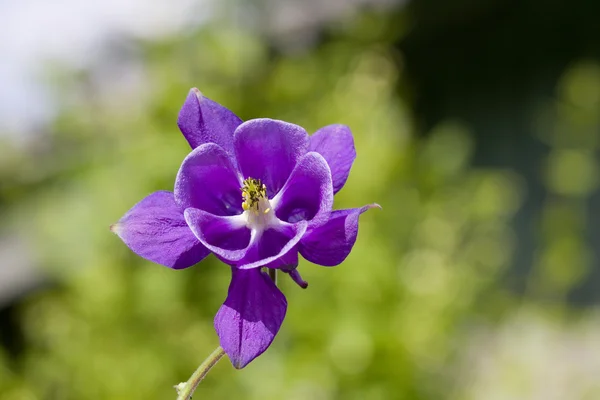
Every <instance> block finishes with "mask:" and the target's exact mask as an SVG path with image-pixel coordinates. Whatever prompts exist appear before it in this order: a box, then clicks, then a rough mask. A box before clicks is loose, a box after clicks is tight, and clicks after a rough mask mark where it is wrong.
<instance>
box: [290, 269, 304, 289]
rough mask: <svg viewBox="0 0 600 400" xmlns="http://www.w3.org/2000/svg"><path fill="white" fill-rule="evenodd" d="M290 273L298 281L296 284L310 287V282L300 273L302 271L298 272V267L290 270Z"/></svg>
mask: <svg viewBox="0 0 600 400" xmlns="http://www.w3.org/2000/svg"><path fill="white" fill-rule="evenodd" d="M288 274H289V275H290V278H292V280H293V281H294V282H296V284H297V285H298V286H300V287H301V288H302V289H306V288H307V287H308V282H306V281H305V280H304V279H302V276H301V275H300V272H298V269H296V268H294V269H292V270H291V271H289V272H288Z"/></svg>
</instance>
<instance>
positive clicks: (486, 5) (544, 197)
mask: <svg viewBox="0 0 600 400" xmlns="http://www.w3.org/2000/svg"><path fill="white" fill-rule="evenodd" d="M9 3H12V4H17V2H14V1H13V2H11V1H8V2H6V3H5V4H9ZM38 3H39V2H38ZM38 3H36V1H30V2H29V3H26V5H25V6H22V7H26V8H25V11H30V12H31V15H34V16H35V15H38V14H39V13H40V12H43V11H44V10H43V9H42V10H41V11H40V9H37V11H36V4H38ZM67 3H68V2H67ZM67 3H65V4H59V3H57V4H55V5H53V6H50V8H52V9H54V11H56V12H57V13H58V14H60V15H62V16H63V17H64V18H65V20H66V21H71V20H72V19H77V16H76V15H77V14H76V11H77V10H76V9H75V8H69V7H67V6H66V4H67ZM179 3H180V2H179ZM179 3H173V4H174V5H173V6H172V7H176V6H177V5H178V4H179ZM187 3H190V2H187ZM187 3H186V7H190V8H189V10H191V11H190V13H197V16H198V18H197V19H193V18H192V20H189V21H187V22H186V23H184V24H183V23H182V24H180V25H179V26H178V27H177V28H176V29H167V30H164V31H161V32H160V34H155V35H139V34H135V33H131V32H129V31H128V30H126V29H118V28H116V27H109V28H110V29H109V33H110V34H109V35H108V36H107V38H105V40H104V41H103V42H102V43H96V42H94V44H93V46H92V47H90V48H91V50H88V52H87V53H82V54H80V55H79V56H77V57H79V59H80V60H85V61H87V62H83V63H78V62H67V61H64V59H61V58H59V57H54V58H53V57H47V59H45V60H44V63H43V64H41V65H42V67H41V68H40V69H39V73H38V74H37V76H36V78H37V79H36V82H38V84H40V85H43V87H44V90H45V92H44V93H46V94H45V95H44V96H45V97H44V98H45V99H46V100H45V104H47V105H48V104H49V105H51V107H50V108H49V110H51V112H50V111H48V112H43V113H39V112H38V111H39V110H37V109H38V108H39V107H41V105H39V104H38V103H36V101H37V100H39V99H38V95H37V94H36V93H37V92H36V91H35V90H33V91H25V92H21V93H20V95H21V97H23V96H24V98H25V99H26V101H24V104H26V107H25V108H24V112H23V113H21V114H18V115H17V117H16V118H17V122H18V123H16V124H13V125H10V126H7V127H4V128H2V131H0V399H2V400H21V399H22V400H30V399H31V400H34V399H67V400H70V399H77V400H86V399H174V398H175V391H174V389H173V385H175V384H177V383H178V382H180V381H184V380H186V379H187V378H188V377H189V375H190V374H191V373H192V371H193V370H194V369H195V368H196V367H197V365H198V364H199V363H200V362H201V361H202V360H203V359H204V358H205V357H206V356H207V355H208V354H210V352H211V351H212V350H213V349H214V348H215V347H216V346H217V345H218V340H217V336H216V334H215V332H214V329H213V317H214V314H215V313H216V311H217V309H218V307H219V306H220V304H221V303H222V301H223V300H224V298H225V295H226V291H227V286H228V283H229V279H230V273H229V271H228V268H227V267H226V266H224V265H223V264H221V263H219V262H218V261H217V260H216V259H215V258H213V257H209V258H208V259H207V260H205V261H203V262H202V263H200V264H199V265H197V266H195V267H193V268H190V269H187V270H183V271H172V270H169V269H167V268H164V267H161V266H158V265H155V264H152V263H150V262H148V261H146V260H144V259H141V258H139V257H137V256H135V255H134V254H132V253H131V252H130V251H129V250H128V249H127V248H126V247H125V246H124V245H123V243H122V242H121V241H120V240H119V239H118V238H117V237H116V236H115V235H113V234H111V232H110V231H109V230H108V227H109V225H110V224H111V223H113V222H115V221H116V220H118V219H119V218H120V217H121V216H122V214H123V213H124V212H125V211H127V210H128V209H129V208H130V207H131V206H132V205H133V204H134V203H135V202H137V201H138V200H139V199H141V198H142V197H144V196H146V195H147V194H148V193H150V192H152V191H155V190H161V189H162V190H164V189H166V190H171V188H172V186H173V182H174V177H175V174H176V172H177V169H178V167H179V164H180V162H181V161H182V160H183V158H184V157H185V155H186V154H187V153H188V152H189V147H188V145H187V143H186V142H185V140H184V139H183V137H182V136H181V134H180V133H179V131H178V129H177V126H176V124H175V121H176V118H177V112H178V110H179V108H180V107H181V105H182V103H183V100H184V99H185V97H186V95H187V92H188V90H189V89H190V88H191V87H193V86H196V87H198V88H199V89H200V90H201V91H202V92H203V93H204V94H205V95H206V96H208V97H210V98H212V99H214V100H216V101H218V102H220V103H221V104H223V105H225V106H227V107H228V108H230V109H231V110H233V111H234V112H235V113H237V114H238V115H239V116H240V117H241V118H242V119H251V118H258V117H270V118H276V119H283V120H286V121H290V122H294V123H296V124H299V125H302V126H304V127H305V128H306V129H307V130H308V131H309V132H314V131H315V130H316V129H318V128H319V127H321V126H323V125H327V124H331V123H343V124H347V125H349V126H350V127H351V128H352V131H353V133H354V136H355V142H356V148H357V152H358V157H357V159H356V162H355V163H354V166H353V169H352V172H351V175H350V178H349V180H348V182H347V183H346V186H345V188H344V189H343V190H342V191H341V192H340V193H339V194H338V195H337V196H336V208H346V207H356V206H362V205H364V204H368V203H371V202H377V203H379V204H381V205H382V207H383V210H373V211H369V212H368V213H366V214H364V215H363V216H362V217H361V224H360V232H359V237H358V241H357V244H356V246H355V248H354V250H353V252H352V254H351V255H350V256H349V257H348V259H347V260H346V261H345V262H344V263H343V264H342V265H340V266H338V267H335V268H322V267H318V266H315V265H311V264H310V263H308V262H305V261H302V262H301V264H300V271H301V273H302V275H303V277H304V278H305V279H306V280H307V281H308V282H309V283H310V286H309V288H308V289H306V290H302V289H300V288H299V287H297V286H296V285H295V284H294V283H293V282H292V281H291V280H289V279H281V280H280V286H281V288H282V290H283V292H284V293H285V294H286V296H287V298H288V303H289V306H288V312H287V316H286V319H285V322H284V324H283V326H282V329H281V331H280V333H279V334H278V336H277V338H276V339H275V341H274V343H273V345H272V346H271V348H270V349H269V350H268V351H267V352H266V353H265V354H264V355H262V356H261V357H259V358H258V359H256V360H255V361H254V362H252V363H251V364H250V365H249V366H248V367H247V368H245V369H243V370H241V371H237V370H235V369H233V367H232V366H231V364H230V363H229V362H228V361H227V360H223V361H222V362H221V363H220V364H218V365H217V366H216V367H215V369H214V370H213V371H212V372H211V373H210V374H209V376H208V378H207V379H206V380H205V381H204V382H203V383H202V384H201V386H200V387H199V390H198V391H197V392H196V395H195V396H194V398H195V399H196V398H198V399H205V398H206V399H229V398H239V399H290V400H302V399H311V400H312V399H317V400H326V399H349V400H354V399H357V400H358V399H375V400H379V399H456V400H469V399H478V400H479V399H485V400H496V399H507V400H508V399H540V400H541V399H544V400H562V399H564V400H578V399H582V400H592V399H600V308H599V304H600V290H598V288H599V287H600V258H599V257H600V255H599V252H598V241H599V239H600V228H599V227H598V226H599V225H598V221H599V218H600V211H599V210H600V192H599V190H598V184H599V182H600V181H599V171H598V167H599V165H598V147H599V146H600V61H599V60H600V28H599V26H600V25H598V23H597V16H598V15H600V3H598V2H596V1H594V0H587V1H584V0H581V1H573V2H566V1H559V0H550V1H548V0H545V1H542V0H524V1H514V0H513V1H511V0H489V1H485V2H481V1H478V0H456V1H452V2H447V1H434V0H421V1H413V2H402V1H393V0H387V1H385V0H379V1H377V0H354V1H342V0H336V1H333V0H332V1H328V2H319V1H314V0H311V1H300V0H297V1H295V0H279V1H275V0H256V1H238V2H236V1H217V0H215V1H210V0H204V1H201V2H196V3H195V2H193V1H192V2H191V3H193V4H192V6H189V4H187ZM39 4H41V3H39ZM52 4H54V3H52ZM78 4H80V5H79V6H78V7H79V9H80V10H81V9H86V7H89V8H90V9H93V5H94V4H96V2H82V3H78ZM86 4H87V5H86ZM124 4H125V3H119V2H111V1H109V2H108V3H107V5H106V7H105V8H106V10H108V11H107V15H112V14H115V15H120V14H119V12H120V10H121V9H122V8H123V7H126V6H125V5H124ZM148 4H154V3H153V2H150V3H148ZM3 7H5V9H4V11H6V12H5V13H4V16H5V17H4V18H6V20H5V21H4V22H6V23H9V21H8V16H9V15H11V14H10V13H9V12H8V11H7V10H9V8H7V7H8V6H6V5H4V6H3ZM15 7H16V6H15ZM27 7H30V8H27ZM0 10H1V9H0ZM136 10H137V9H136ZM9 11H10V10H9ZM36 13H37V14H36ZM70 13H72V14H70ZM25 14H27V13H25ZM159 14H160V13H159ZM0 15H2V13H1V12H0ZM27 15H28V16H29V14H27ZM0 18H2V17H0ZM31 18H34V17H31ZM40 18H45V16H44V15H42V17H40ZM48 18H50V17H48ZM145 18H147V19H150V18H157V17H156V15H155V14H152V15H150V12H149V11H148V13H145V12H144V8H143V7H141V8H140V10H138V11H135V12H133V14H132V16H131V18H130V19H126V21H125V26H130V25H135V24H139V23H140V21H143V20H144V19H145ZM165 18H166V17H165ZM33 21H35V18H34V19H33ZM50 21H55V19H50ZM56 21H61V20H60V19H58V20H56ZM190 21H191V22H190ZM21 26H22V25H21ZM24 26H25V28H24V29H26V30H27V31H28V32H29V33H30V36H31V37H33V38H35V39H36V40H38V39H39V40H41V41H43V38H44V37H45V36H47V35H52V34H53V32H54V29H55V28H56V29H57V30H58V31H60V30H59V25H56V26H53V25H52V23H50V24H49V25H46V26H43V25H42V26H40V25H37V24H34V22H28V23H27V22H26V23H25V25H24ZM74 26H75V28H73V29H72V30H71V31H68V32H65V31H60V32H62V33H60V34H59V33H55V35H57V36H56V37H55V39H56V41H58V42H60V43H62V44H63V45H64V46H65V47H66V48H67V50H70V47H69V46H72V47H73V51H72V52H71V51H69V52H68V53H69V54H72V53H73V54H75V53H74V52H75V50H76V49H75V44H74V43H75V42H74V41H75V40H76V37H78V36H77V35H78V33H79V31H78V29H81V30H82V32H83V29H84V26H85V24H83V23H81V24H74ZM136 26H137V25H136ZM20 40H25V39H23V37H21V36H9V35H3V36H2V38H1V39H0V43H2V44H5V45H8V44H10V43H12V44H14V43H15V42H16V44H17V45H19V43H20V42H19V41H20ZM1 48H2V46H0V49H1ZM6 48H9V47H6ZM77 54H79V53H77ZM12 62H14V59H11V58H10V57H9V58H4V60H3V63H6V64H7V65H8V66H10V64H11V63H12ZM2 71H3V70H2V69H1V68H0V77H1V75H2ZM32 79H33V78H32ZM40 87H41V86H40ZM40 90H41V89H40ZM40 93H41V92H40ZM0 96H2V97H0V99H1V101H0V103H3V102H4V103H11V102H13V98H12V97H8V93H7V92H6V91H5V92H4V94H1V95H0ZM40 96H41V95H40ZM15 101H16V100H15ZM38 114H43V115H44V116H45V117H44V118H41V119H39V120H37V119H36V120H34V122H33V123H32V121H31V119H32V118H33V117H34V116H36V115H38ZM13 117H14V116H13Z"/></svg>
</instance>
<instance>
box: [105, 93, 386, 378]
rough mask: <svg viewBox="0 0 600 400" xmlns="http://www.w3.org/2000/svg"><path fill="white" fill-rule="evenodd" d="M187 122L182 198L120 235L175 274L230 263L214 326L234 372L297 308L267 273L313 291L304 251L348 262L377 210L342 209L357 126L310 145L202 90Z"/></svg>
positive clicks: (131, 219)
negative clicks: (361, 225)
mask: <svg viewBox="0 0 600 400" xmlns="http://www.w3.org/2000/svg"><path fill="white" fill-rule="evenodd" d="M177 124H178V125H179V128H180V129H181V131H182V132H183V135H184V136H185V138H186V139H187V141H188V142H189V144H190V145H191V147H192V148H193V150H192V152H191V153H190V154H189V155H188V156H187V157H186V158H185V159H184V160H183V163H182V164H181V167H180V169H179V173H178V174H177V178H176V180H175V190H174V193H171V192H167V191H159V192H155V193H152V194H150V195H149V196H148V197H146V198H145V199H143V200H142V201H140V202H139V203H138V204H136V205H135V206H134V207H133V208H132V209H131V210H129V211H128V212H127V213H126V214H125V215H124V216H123V218H121V220H120V221H119V222H118V223H116V224H115V225H113V227H112V230H113V231H114V232H115V233H116V234H117V235H119V237H120V238H121V239H122V240H123V242H125V244H126V245H127V246H128V247H129V248H130V249H131V250H132V251H134V252H135V253H136V254H138V255H140V256H142V257H144V258H146V259H148V260H150V261H153V262H156V263H158V264H162V265H165V266H167V267H170V268H173V269H182V268H187V267H190V266H192V265H194V264H196V263H197V262H199V261H201V260H202V259H203V258H205V257H206V256H207V255H208V254H210V253H211V252H212V253H214V254H215V255H216V256H217V257H218V258H219V259H221V260H222V261H223V262H225V263H226V264H229V265H230V266H231V271H232V278H231V284H230V286H229V293H228V295H227V299H226V300H225V303H224V304H223V306H221V308H220V309H219V311H218V313H217V315H216V317H215V329H216V331H217V334H218V335H219V338H220V342H221V346H222V347H223V349H224V351H225V352H226V353H227V355H228V356H229V358H230V360H231V362H232V364H233V365H234V366H235V367H236V368H243V367H244V366H246V365H247V364H248V363H249V362H250V361H252V360H253V359H254V358H256V357H257V356H259V355H260V354H262V353H263V352H264V351H265V350H266V349H267V348H268V347H269V345H270V344H271V342H272V341H273V339H274V338H275V335H276V334H277V332H278V331H279V328H280V326H281V324H282V322H283V319H284V317H285V313H286V309H287V301H286V299H285V297H284V295H283V293H281V291H280V290H279V289H278V288H277V286H276V285H275V283H274V282H273V281H272V280H271V279H270V278H269V276H268V275H267V274H266V273H265V272H263V271H262V269H261V267H266V268H275V269H279V270H281V271H283V272H285V273H287V274H289V275H290V277H291V278H292V279H293V280H294V281H295V282H296V283H297V284H298V285H300V286H301V287H303V288H305V287H306V286H307V283H306V282H305V281H304V280H303V279H302V278H301V277H300V274H299V273H298V271H297V269H296V267H297V266H298V253H300V254H301V255H302V256H303V257H304V258H305V259H307V260H308V261H311V262H313V263H315V264H320V265H324V266H334V265H337V264H339V263H341V262H342V261H343V260H344V259H345V258H346V257H347V256H348V254H349V253H350V250H351V249H352V246H353V245H354V242H355V241H356V236H357V233H358V217H359V215H360V214H362V213H363V212H364V211H366V210H367V209H369V208H371V207H373V206H376V205H375V204H373V205H368V206H365V207H362V208H355V209H347V210H335V211H332V205H333V195H334V194H335V193H337V192H338V191H339V190H340V189H341V188H342V187H343V186H344V183H345V182H346V179H347V178H348V174H349V172H350V168H351V166H352V163H353V161H354V158H355V157H356V152H355V149H354V141H353V138H352V134H351V132H350V129H349V128H348V127H346V126H343V125H330V126H326V127H324V128H321V129H319V130H318V131H317V132H316V133H315V134H313V135H312V136H310V137H309V136H308V134H307V133H306V131H305V130H304V129H303V128H301V127H300V126H298V125H294V124H290V123H287V122H283V121H277V120H272V119H266V118H261V119H253V120H250V121H246V122H242V121H241V120H240V119H239V118H238V117H237V116H236V115H235V114H233V113H232V112H231V111H229V110H228V109H226V108H225V107H223V106H221V105H219V104H217V103H215V102H214V101H212V100H210V99H208V98H206V97H204V96H203V95H202V94H201V93H200V91H198V90H197V89H192V90H191V91H190V94H189V95H188V97H187V99H186V101H185V103H184V105H183V107H182V109H181V111H180V114H179V118H178V121H177Z"/></svg>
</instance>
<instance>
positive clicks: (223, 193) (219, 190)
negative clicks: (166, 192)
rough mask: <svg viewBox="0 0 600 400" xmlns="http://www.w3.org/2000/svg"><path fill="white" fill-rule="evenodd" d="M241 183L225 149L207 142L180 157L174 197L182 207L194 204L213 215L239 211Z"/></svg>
mask: <svg viewBox="0 0 600 400" xmlns="http://www.w3.org/2000/svg"><path fill="white" fill-rule="evenodd" d="M241 187H242V182H241V181H240V179H239V176H238V173H237V170H236V169H235V167H234V166H233V163H232V161H231V159H230V157H229V156H228V155H227V153H226V152H225V150H223V149H222V148H221V147H220V146H219V145H216V144H214V143H206V144H203V145H201V146H199V147H197V148H195V149H194V150H192V152H191V153H190V154H188V156H187V157H186V158H185V159H184V160H183V163H182V164H181V167H180V168H179V172H178V173H177V178H176V179H175V200H177V203H178V204H179V206H180V207H181V208H182V209H186V208H189V207H193V208H198V209H200V210H204V211H207V212H209V213H212V214H216V215H235V214H241V213H242V211H243V210H242V195H241V192H240V188H241Z"/></svg>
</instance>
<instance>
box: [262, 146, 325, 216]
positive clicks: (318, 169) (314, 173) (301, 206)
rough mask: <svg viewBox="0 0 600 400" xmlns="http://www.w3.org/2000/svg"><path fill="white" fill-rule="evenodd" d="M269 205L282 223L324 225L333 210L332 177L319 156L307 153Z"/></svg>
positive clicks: (323, 160)
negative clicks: (308, 222) (298, 222)
mask: <svg viewBox="0 0 600 400" xmlns="http://www.w3.org/2000/svg"><path fill="white" fill-rule="evenodd" d="M271 205H272V206H273V209H274V210H275V215H277V218H279V219H280V220H282V221H286V222H291V223H293V222H296V221H300V220H306V221H310V223H311V226H316V225H319V224H323V223H325V222H326V221H327V218H328V215H329V213H330V212H331V207H332V206H333V187H332V185H331V173H330V172H329V167H328V166H327V162H326V161H325V159H324V158H323V157H322V156H321V155H320V154H318V153H315V152H310V153H307V154H306V155H305V156H304V157H303V158H302V159H301V160H300V162H299V163H298V165H296V168H294V171H293V172H292V174H291V175H290V178H289V179H288V181H287V182H286V184H285V186H284V187H283V189H281V191H280V192H279V193H278V194H277V196H275V198H273V200H271Z"/></svg>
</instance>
